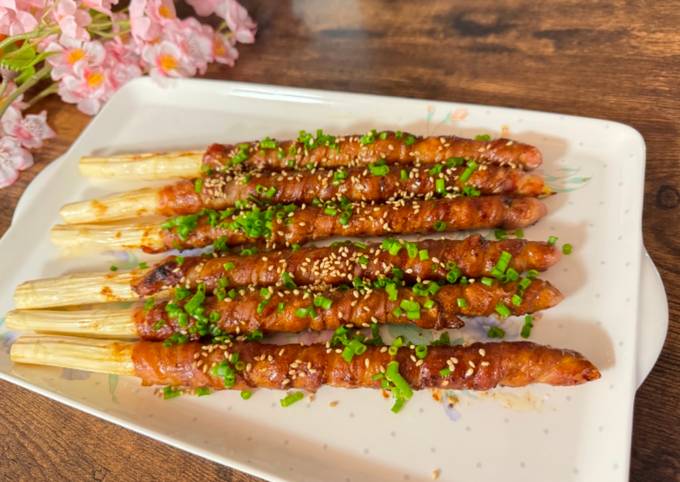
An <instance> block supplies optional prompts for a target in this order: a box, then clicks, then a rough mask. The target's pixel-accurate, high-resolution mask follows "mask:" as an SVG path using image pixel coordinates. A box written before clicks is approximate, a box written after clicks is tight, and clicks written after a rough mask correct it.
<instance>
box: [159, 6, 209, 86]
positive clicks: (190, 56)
mask: <svg viewBox="0 0 680 482" xmlns="http://www.w3.org/2000/svg"><path fill="white" fill-rule="evenodd" d="M213 33H214V31H213V29H212V27H210V26H209V25H204V24H202V23H201V22H199V21H198V20H196V19H195V18H193V17H189V18H186V19H184V20H176V21H174V22H168V23H167V24H166V27H165V30H164V32H163V36H164V38H165V39H166V40H168V41H170V42H172V43H174V44H175V45H177V46H178V47H179V48H180V49H181V50H182V53H183V54H184V56H185V58H186V59H187V62H188V63H190V64H192V65H193V68H195V69H196V70H197V71H198V72H199V73H200V74H203V73H205V71H206V70H207V68H208V64H209V63H210V62H212V61H213V45H212V43H213V40H212V37H213Z"/></svg>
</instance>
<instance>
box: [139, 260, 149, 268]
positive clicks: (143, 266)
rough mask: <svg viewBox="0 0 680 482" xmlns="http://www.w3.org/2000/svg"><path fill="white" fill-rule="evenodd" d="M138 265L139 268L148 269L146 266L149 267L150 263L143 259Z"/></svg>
mask: <svg viewBox="0 0 680 482" xmlns="http://www.w3.org/2000/svg"><path fill="white" fill-rule="evenodd" d="M137 267H138V268H139V269H146V268H148V267H149V265H148V264H146V263H145V262H144V261H142V262H141V263H139V264H138V265H137Z"/></svg>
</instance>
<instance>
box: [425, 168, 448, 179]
mask: <svg viewBox="0 0 680 482" xmlns="http://www.w3.org/2000/svg"><path fill="white" fill-rule="evenodd" d="M443 169H444V165H443V164H435V165H434V166H433V167H432V168H431V169H430V170H429V171H428V173H429V174H430V175H431V176H436V175H437V174H441V172H442V170H443ZM442 181H443V179H442Z"/></svg>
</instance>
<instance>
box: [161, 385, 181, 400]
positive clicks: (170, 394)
mask: <svg viewBox="0 0 680 482" xmlns="http://www.w3.org/2000/svg"><path fill="white" fill-rule="evenodd" d="M181 394H182V392H181V391H180V390H178V389H177V388H174V387H163V399H164V400H170V399H171V398H175V397H179V396H180V395H181Z"/></svg>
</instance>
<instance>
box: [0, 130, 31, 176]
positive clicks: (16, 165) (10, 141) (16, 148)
mask: <svg viewBox="0 0 680 482" xmlns="http://www.w3.org/2000/svg"><path fill="white" fill-rule="evenodd" d="M32 165H33V156H32V155H31V153H30V152H28V151H27V150H26V149H24V148H22V147H21V144H20V143H19V141H18V140H17V139H15V138H13V137H9V136H5V137H1V138H0V188H3V187H7V186H9V185H10V184H12V183H14V181H16V180H17V178H18V177H19V171H23V170H24V169H28V168H29V167H31V166H32Z"/></svg>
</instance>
